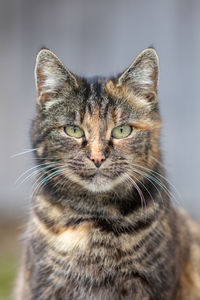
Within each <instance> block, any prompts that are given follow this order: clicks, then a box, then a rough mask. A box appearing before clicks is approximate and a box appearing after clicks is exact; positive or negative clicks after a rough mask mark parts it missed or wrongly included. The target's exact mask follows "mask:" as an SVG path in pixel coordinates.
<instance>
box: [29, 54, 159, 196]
mask: <svg viewBox="0 0 200 300" xmlns="http://www.w3.org/2000/svg"><path fill="white" fill-rule="evenodd" d="M158 73H159V62H158V57H157V54H156V52H155V50H153V49H146V50H144V51H143V52H141V53H140V55H139V56H138V57H137V58H136V59H135V61H134V62H133V63H132V64H131V66H130V67H129V68H127V69H126V70H125V71H124V72H123V73H122V74H120V75H118V76H116V77H113V78H109V79H104V78H100V77H98V78H92V79H85V78H80V77H79V76H77V75H75V74H73V73H72V72H71V71H69V70H68V69H67V68H65V67H64V65H63V64H62V63H61V61H60V60H59V59H58V58H57V57H56V56H55V55H54V54H53V53H52V52H51V51H49V50H41V51H40V52H39V54H38V56H37V61H36V67H35V77H36V87H37V114H36V117H35V119H34V122H33V127H32V143H33V147H34V148H36V158H37V162H38V165H40V171H41V174H42V175H41V177H40V178H41V185H42V184H51V185H52V186H54V187H55V188H57V189H59V188H65V187H66V188H71V189H84V190H87V191H90V192H92V193H99V192H106V191H112V190H115V189H117V188H119V187H120V189H123V188H124V190H126V189H129V188H130V187H131V186H135V187H137V185H138V184H140V182H141V181H142V180H143V178H144V174H143V171H145V169H141V168H139V166H143V167H145V168H152V167H153V165H154V164H155V159H157V158H158V157H159V155H160V150H159V135H160V115H159V109H158V95H157V84H158Z"/></svg>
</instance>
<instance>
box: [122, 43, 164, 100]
mask: <svg viewBox="0 0 200 300" xmlns="http://www.w3.org/2000/svg"><path fill="white" fill-rule="evenodd" d="M158 75H159V60H158V56H157V53H156V51H155V50H154V49H152V48H148V49H146V50H144V51H142V52H141V53H140V54H139V55H138V56H137V58H136V59H135V61H134V62H133V63H132V65H131V66H130V67H129V68H128V69H126V70H125V71H124V73H122V74H121V75H120V76H119V78H118V83H117V87H118V88H120V87H122V86H124V85H125V86H126V87H127V88H128V90H129V91H130V92H131V91H132V92H133V93H134V94H136V95H139V96H142V97H143V98H146V99H147V100H148V101H153V100H154V99H157V92H158V91H157V89H158Z"/></svg>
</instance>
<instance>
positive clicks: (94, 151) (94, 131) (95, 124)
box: [88, 111, 105, 167]
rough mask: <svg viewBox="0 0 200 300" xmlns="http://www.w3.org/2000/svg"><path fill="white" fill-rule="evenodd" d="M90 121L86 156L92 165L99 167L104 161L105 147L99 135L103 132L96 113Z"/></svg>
mask: <svg viewBox="0 0 200 300" xmlns="http://www.w3.org/2000/svg"><path fill="white" fill-rule="evenodd" d="M92 119H93V120H91V121H92V122H90V136H89V140H88V154H89V155H88V156H89V158H90V159H91V160H92V161H93V162H94V164H95V165H96V166H98V167H99V166H100V165H101V163H102V162H103V161H104V160H105V155H104V147H105V145H104V143H103V141H102V137H101V134H103V132H102V124H101V120H100V118H99V112H98V111H96V113H95V116H94V115H93V118H92Z"/></svg>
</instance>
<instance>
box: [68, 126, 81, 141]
mask: <svg viewBox="0 0 200 300" xmlns="http://www.w3.org/2000/svg"><path fill="white" fill-rule="evenodd" d="M64 131H65V133H66V134H68V135H69V136H73V137H75V138H77V139H79V138H81V137H82V136H84V131H83V130H82V129H81V128H80V127H78V126H70V125H67V126H65V127H64Z"/></svg>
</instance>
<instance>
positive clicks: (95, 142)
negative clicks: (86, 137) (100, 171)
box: [90, 133, 105, 162]
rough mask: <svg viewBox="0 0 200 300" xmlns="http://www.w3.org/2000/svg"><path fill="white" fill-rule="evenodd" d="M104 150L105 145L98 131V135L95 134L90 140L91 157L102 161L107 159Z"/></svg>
mask: <svg viewBox="0 0 200 300" xmlns="http://www.w3.org/2000/svg"><path fill="white" fill-rule="evenodd" d="M103 152H104V151H103V145H102V143H101V140H100V134H99V133H98V135H97V136H93V139H92V140H91V141H90V159H91V160H94V161H99V162H101V161H102V160H104V159H105V156H104V154H103Z"/></svg>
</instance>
